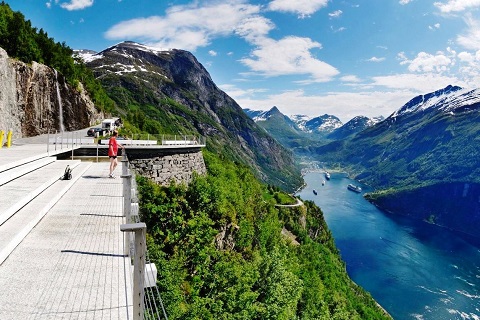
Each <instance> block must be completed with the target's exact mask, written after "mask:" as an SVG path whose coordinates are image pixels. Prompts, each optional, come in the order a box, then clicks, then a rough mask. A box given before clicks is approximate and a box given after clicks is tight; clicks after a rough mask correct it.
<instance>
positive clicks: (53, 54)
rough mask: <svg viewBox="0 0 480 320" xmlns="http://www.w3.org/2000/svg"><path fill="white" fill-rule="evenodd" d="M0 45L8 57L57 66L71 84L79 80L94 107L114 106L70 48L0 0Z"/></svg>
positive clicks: (107, 109) (75, 84)
mask: <svg viewBox="0 0 480 320" xmlns="http://www.w3.org/2000/svg"><path fill="white" fill-rule="evenodd" d="M0 47H1V48H3V49H4V50H5V51H6V52H7V54H8V55H9V57H12V58H17V59H19V60H20V61H23V62H25V63H32V62H33V61H36V62H38V63H42V64H45V65H48V66H50V67H52V68H54V69H56V70H58V71H59V72H60V73H61V74H62V75H63V76H64V77H65V78H66V80H67V81H68V82H69V83H70V84H71V85H72V86H74V87H76V86H77V84H78V82H81V83H82V84H83V85H84V86H85V88H86V90H87V92H88V93H89V94H90V97H91V98H92V100H93V102H94V103H95V105H96V107H97V108H99V109H100V110H103V111H105V112H112V111H113V110H114V102H113V101H112V100H111V99H110V98H109V97H108V96H107V94H106V93H105V91H104V90H103V87H102V86H101V84H100V83H99V82H98V81H97V80H95V78H94V77H93V73H92V72H91V71H90V70H89V69H87V68H86V67H85V65H84V64H83V63H82V62H81V61H78V60H76V59H75V58H73V56H72V55H73V50H72V49H71V48H69V47H68V46H67V45H66V44H65V43H64V42H63V43H59V42H57V43H56V42H55V41H54V40H53V38H50V37H49V36H48V34H47V32H45V31H44V30H43V29H40V30H38V29H37V28H35V27H33V26H32V24H31V22H30V20H25V17H24V15H23V14H22V13H20V12H14V11H12V9H11V8H10V6H9V5H8V4H6V3H5V2H4V1H2V2H0Z"/></svg>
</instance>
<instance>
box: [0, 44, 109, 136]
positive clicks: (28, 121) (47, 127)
mask: <svg viewBox="0 0 480 320" xmlns="http://www.w3.org/2000/svg"><path fill="white" fill-rule="evenodd" d="M101 118H102V116H101V115H100V114H99V113H98V111H97V110H96V108H95V106H94V104H93V102H92V101H91V100H90V99H89V97H88V96H87V94H86V93H85V91H84V90H83V87H82V85H81V84H79V85H78V86H77V88H72V87H71V86H70V85H69V84H67V83H66V82H65V78H64V77H63V76H62V75H61V74H59V73H57V72H56V71H55V70H54V69H52V68H50V67H48V66H45V65H42V64H39V63H36V62H33V63H32V64H31V65H28V64H25V63H23V62H20V61H17V60H15V59H11V58H9V57H8V55H7V53H6V52H5V50H3V49H2V48H0V130H12V131H13V137H14V139H15V138H22V137H30V136H35V135H39V134H43V133H47V132H55V131H71V130H77V129H82V128H85V127H88V126H90V125H92V124H94V123H95V122H96V121H97V120H98V119H101Z"/></svg>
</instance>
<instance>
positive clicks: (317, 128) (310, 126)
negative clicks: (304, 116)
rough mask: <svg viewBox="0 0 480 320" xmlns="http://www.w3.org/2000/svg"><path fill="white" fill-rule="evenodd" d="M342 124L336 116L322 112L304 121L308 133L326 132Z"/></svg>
mask: <svg viewBox="0 0 480 320" xmlns="http://www.w3.org/2000/svg"><path fill="white" fill-rule="evenodd" d="M342 125H343V123H342V121H340V119H338V118H337V117H335V116H332V115H329V114H324V115H323V116H318V117H315V118H312V119H310V120H308V121H306V122H305V130H306V132H310V133H320V134H328V133H330V132H332V131H333V130H335V129H337V128H340V127H341V126H342Z"/></svg>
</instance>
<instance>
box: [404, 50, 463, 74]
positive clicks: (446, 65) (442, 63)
mask: <svg viewBox="0 0 480 320" xmlns="http://www.w3.org/2000/svg"><path fill="white" fill-rule="evenodd" d="M449 53H450V56H447V55H446V54H445V53H443V52H437V53H436V54H435V55H433V54H430V53H426V52H420V53H419V54H418V55H417V56H416V57H415V58H414V59H413V60H408V59H407V58H406V56H405V54H404V53H399V55H398V57H400V58H401V59H402V61H401V62H400V64H401V65H408V70H409V71H410V72H425V73H431V72H435V73H442V72H446V71H449V70H450V68H451V67H452V66H453V65H454V64H455V59H454V57H455V53H452V52H449Z"/></svg>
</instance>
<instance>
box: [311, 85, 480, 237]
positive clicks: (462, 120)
mask: <svg viewBox="0 0 480 320" xmlns="http://www.w3.org/2000/svg"><path fill="white" fill-rule="evenodd" d="M479 123H480V89H475V90H467V89H462V88H460V87H456V86H447V87H446V88H443V89H441V90H438V91H435V92H432V93H428V94H425V95H420V96H417V97H415V98H413V99H412V100H410V101H409V102H408V103H406V104H405V105H404V106H403V107H401V108H400V109H399V110H397V111H396V112H394V113H393V114H392V115H390V116H389V117H388V118H386V119H385V120H384V121H381V122H379V123H377V124H376V125H374V126H371V127H368V128H366V129H365V130H363V131H361V132H359V133H357V134H356V135H354V136H351V137H349V138H347V139H344V140H338V141H335V142H332V143H329V144H326V145H323V146H321V147H318V148H315V149H314V151H315V153H316V154H317V155H318V157H320V158H321V160H322V161H325V162H327V163H330V164H331V165H338V166H340V167H343V168H347V170H348V171H349V172H350V173H351V174H352V175H354V176H355V177H356V178H357V179H359V180H361V181H363V182H365V183H367V184H369V185H371V186H372V187H373V188H374V189H375V190H376V192H374V193H372V194H371V195H370V196H369V199H370V200H371V201H373V202H375V203H376V204H377V205H379V206H380V207H382V208H384V209H385V210H388V211H392V212H398V213H403V214H412V215H414V216H416V217H419V218H422V219H425V220H428V221H433V222H434V223H436V224H439V225H443V226H447V227H449V228H453V229H455V230H461V231H463V232H469V233H475V234H477V235H480V233H479V232H478V231H477V230H480V229H479V227H480V203H479V201H478V199H480V188H479V187H478V185H479V183H480V167H479V166H478V156H479V153H478V150H480V139H479V138H478V137H479V136H480V126H479V125H478V124H479ZM393 199H395V201H394V200H393ZM440 208H441V209H440ZM452 212H456V214H457V215H456V217H454V218H452V217H451V216H450V215H449V214H448V213H452ZM476 217H478V218H476ZM475 228H476V229H475Z"/></svg>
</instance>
